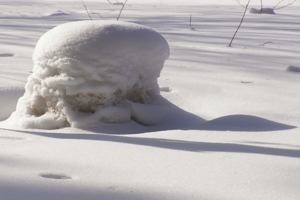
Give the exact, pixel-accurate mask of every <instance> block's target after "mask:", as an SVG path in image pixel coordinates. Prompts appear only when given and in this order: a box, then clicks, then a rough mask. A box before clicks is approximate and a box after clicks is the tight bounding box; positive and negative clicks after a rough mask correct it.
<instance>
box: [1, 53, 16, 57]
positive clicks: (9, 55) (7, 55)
mask: <svg viewBox="0 0 300 200" xmlns="http://www.w3.org/2000/svg"><path fill="white" fill-rule="evenodd" d="M12 56H14V54H12V53H0V57H12Z"/></svg>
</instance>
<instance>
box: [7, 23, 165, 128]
mask: <svg viewBox="0 0 300 200" xmlns="http://www.w3.org/2000/svg"><path fill="white" fill-rule="evenodd" d="M168 57H169V45H168V43H167V41H166V40H165V39H164V37H163V36H162V35H160V34H159V33H157V32H156V31H154V30H152V29H150V28H148V27H145V26H141V25H138V24H134V23H127V22H117V21H79V22H71V23H66V24H62V25H59V26H57V27H55V28H53V29H52V30H50V31H48V32H47V33H45V34H44V35H43V36H42V37H41V38H40V40H39V41H38V43H37V45H36V47H35V50H34V53H33V62H34V66H33V70H32V74H31V75H30V76H29V78H28V82H27V83H26V85H25V94H24V96H23V97H21V98H20V99H19V101H18V104H17V108H16V111H15V112H14V113H12V115H11V117H10V118H9V119H8V120H7V122H8V123H10V124H11V125H13V126H17V127H19V128H39V129H54V128H62V127H68V126H71V127H85V126H93V125H99V124H101V123H102V122H105V123H123V122H128V121H130V120H131V119H134V120H135V121H137V122H138V123H141V124H144V125H152V124H156V123H159V121H158V118H157V117H154V116H155V115H156V114H155V113H151V111H152V110H153V112H156V113H157V112H159V111H158V110H161V108H160V107H163V106H159V105H155V97H156V96H157V95H159V86H158V83H157V78H158V77H159V75H160V72H161V70H162V68H163V65H164V62H165V60H166V59H168ZM152 108H153V109H152ZM143 111H144V112H149V116H150V117H149V118H147V113H143ZM139 118H140V119H139ZM160 118H161V117H160Z"/></svg>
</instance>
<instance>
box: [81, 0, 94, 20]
mask: <svg viewBox="0 0 300 200" xmlns="http://www.w3.org/2000/svg"><path fill="white" fill-rule="evenodd" d="M81 1H82V4H83V6H84V8H85V10H86V12H87V14H88V16H89V18H90V20H93V19H92V18H91V15H90V13H89V11H88V9H87V7H86V6H85V4H84V2H83V0H81Z"/></svg>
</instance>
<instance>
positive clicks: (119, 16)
mask: <svg viewBox="0 0 300 200" xmlns="http://www.w3.org/2000/svg"><path fill="white" fill-rule="evenodd" d="M126 3H127V0H126V1H125V2H124V3H123V6H122V8H121V10H120V13H119V15H118V17H117V21H118V20H119V18H120V16H121V13H122V11H123V9H124V7H125V5H126Z"/></svg>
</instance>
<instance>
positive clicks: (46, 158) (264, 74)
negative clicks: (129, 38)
mask: <svg viewBox="0 0 300 200" xmlns="http://www.w3.org/2000/svg"><path fill="white" fill-rule="evenodd" d="M133 1H134V0H132V1H128V2H127V3H128V4H127V5H126V7H125V9H124V11H123V13H122V15H121V18H120V19H121V20H122V21H127V22H134V23H137V24H141V25H144V26H147V27H150V28H151V29H153V30H155V31H157V32H158V33H160V34H161V35H163V37H164V38H166V40H167V41H168V44H169V47H170V52H171V53H170V58H169V59H168V60H167V61H166V63H165V66H164V68H163V70H162V71H161V74H160V77H159V78H158V84H159V87H160V94H161V97H160V98H158V99H157V100H156V102H157V104H158V105H155V108H153V109H152V110H151V111H153V112H152V114H153V115H151V116H152V117H153V118H155V113H157V117H160V116H162V113H165V112H164V111H162V113H159V112H160V111H161V109H160V108H161V107H164V108H167V113H168V115H167V116H165V118H164V121H163V122H162V123H160V124H158V125H152V126H143V125H141V124H139V123H136V122H135V121H130V122H128V123H115V124H104V125H103V126H101V127H94V128H83V129H78V128H74V127H66V128H62V129H57V130H39V129H35V130H31V129H20V128H11V127H10V128H9V127H8V126H6V125H4V124H3V123H0V127H1V129H0V146H1V151H0V199H1V200H2V199H4V200H7V199H14V200H33V199H45V200H53V199H59V200H66V199H72V200H92V199H94V200H98V199H107V200H111V199H125V200H126V199H128V200H133V199H153V200H154V199H176V200H177V199H178V200H179V199H184V200H186V199H195V200H199V199H207V200H219V199H222V200H223V199H228V200H229V199H230V200H241V199H243V200H253V199H261V200H282V199H287V200H298V199H299V196H300V192H299V188H300V170H299V169H300V144H299V141H300V134H299V133H300V129H299V127H300V114H299V110H300V107H299V106H300V90H299V85H300V73H298V72H297V69H298V68H299V66H300V64H299V54H300V48H299V45H300V38H299V24H300V23H299V19H300V15H299V7H298V6H299V1H297V2H298V4H297V3H296V4H295V5H293V6H290V7H287V8H284V9H280V10H277V11H276V15H254V14H249V13H247V14H246V16H245V20H244V22H243V24H242V26H241V29H240V30H239V32H238V34H237V36H236V39H235V40H234V42H233V45H232V47H228V43H229V42H230V39H231V37H232V35H233V33H234V31H235V30H236V27H237V26H238V24H239V22H240V19H241V16H242V15H243V12H244V9H243V8H242V7H241V6H239V5H237V4H236V2H235V1H231V0H230V1H229V0H224V1H218V2H216V1H215V0H212V1H210V2H212V3H216V4H215V5H208V4H207V3H209V1H194V2H196V4H197V5H192V6H190V5H183V3H182V2H183V1H175V0H174V1H171V0H170V1H165V0H162V1H159V0H157V1H154V0H153V2H152V3H149V4H138V3H135V2H133ZM191 1H192V0H191ZM191 1H190V0H187V1H184V2H187V3H188V2H191ZM85 2H86V5H87V8H88V9H89V11H90V12H91V16H92V17H93V19H94V20H96V19H101V17H100V16H99V15H98V14H100V15H102V16H103V17H104V18H105V19H106V20H115V19H116V17H117V16H118V14H119V9H120V7H121V6H117V5H110V4H108V3H107V2H106V1H102V3H101V2H99V1H96V0H93V1H85ZM120 2H121V1H120ZM143 2H144V1H143ZM145 2H146V0H145ZM148 2H149V1H148ZM173 2H174V3H173ZM202 2H203V4H202ZM241 2H243V1H241ZM251 2H252V1H251ZM255 2H257V7H255V8H259V1H258V0H257V1H253V3H255ZM264 2H265V4H266V5H267V4H268V5H273V4H274V1H264ZM167 3H168V4H167ZM175 4H181V5H180V6H178V5H175ZM1 8H2V10H1V15H0V25H1V33H0V34H1V37H0V44H1V45H0V55H1V56H0V60H1V62H0V72H1V75H0V102H1V104H0V110H1V112H0V113H1V114H0V116H1V120H5V119H7V118H8V117H9V116H10V114H11V113H12V112H13V111H14V110H15V106H16V103H17V100H18V99H19V98H20V97H21V96H23V95H24V92H25V90H24V86H25V84H26V83H27V78H28V76H30V75H31V72H30V71H31V70H32V66H33V63H32V59H31V58H32V53H33V51H34V48H35V45H36V44H37V42H38V40H39V38H40V37H41V36H42V35H43V34H44V33H45V32H47V31H48V30H50V29H52V28H54V27H56V26H57V25H60V24H63V23H66V22H71V21H81V20H87V19H89V18H88V16H87V14H86V11H85V8H84V7H83V5H82V2H81V1H78V2H77V1H76V2H75V1H71V0H65V1H53V2H52V1H33V0H31V1H29V0H28V1H27V0H18V1H11V0H1ZM54 13H60V14H57V15H53V14H54ZM63 13H65V14H63ZM97 13H98V14H97ZM190 15H192V19H193V20H192V27H193V28H194V30H191V29H190V26H189V19H190ZM287 66H292V67H287ZM134 105H135V106H137V109H136V110H137V111H142V110H143V109H141V108H139V106H140V104H134ZM160 106H161V107H160ZM143 108H145V107H143ZM132 110H135V108H132ZM147 110H148V109H145V111H144V112H139V114H140V115H143V114H145V113H146V112H147ZM148 111H149V110H148ZM153 118H152V119H153ZM140 119H143V118H142V117H141V116H140ZM147 119H148V118H147Z"/></svg>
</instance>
